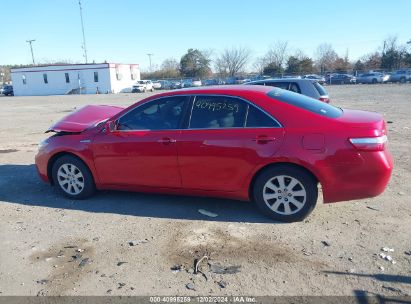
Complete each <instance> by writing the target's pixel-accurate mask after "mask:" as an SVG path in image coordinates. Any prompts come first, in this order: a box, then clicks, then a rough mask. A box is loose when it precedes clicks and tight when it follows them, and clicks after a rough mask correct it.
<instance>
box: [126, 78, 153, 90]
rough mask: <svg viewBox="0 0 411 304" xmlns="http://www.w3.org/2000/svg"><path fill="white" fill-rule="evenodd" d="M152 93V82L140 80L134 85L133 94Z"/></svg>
mask: <svg viewBox="0 0 411 304" xmlns="http://www.w3.org/2000/svg"><path fill="white" fill-rule="evenodd" d="M147 91H151V92H154V87H153V83H152V82H151V80H139V81H137V82H136V84H135V85H133V88H132V89H131V93H138V92H147Z"/></svg>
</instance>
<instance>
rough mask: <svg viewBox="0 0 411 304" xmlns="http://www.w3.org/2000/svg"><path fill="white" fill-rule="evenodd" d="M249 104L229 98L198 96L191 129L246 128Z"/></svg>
mask: <svg viewBox="0 0 411 304" xmlns="http://www.w3.org/2000/svg"><path fill="white" fill-rule="evenodd" d="M246 112H247V104H246V103H245V102H244V101H242V100H240V99H238V98H233V97H227V96H196V99H195V101H194V104H193V109H192V113H191V120H190V128H192V129H221V128H242V127H244V122H245V114H246Z"/></svg>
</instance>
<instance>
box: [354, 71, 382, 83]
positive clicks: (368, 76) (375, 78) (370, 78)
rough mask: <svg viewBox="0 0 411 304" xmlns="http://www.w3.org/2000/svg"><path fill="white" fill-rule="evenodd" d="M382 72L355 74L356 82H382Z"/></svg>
mask: <svg viewBox="0 0 411 304" xmlns="http://www.w3.org/2000/svg"><path fill="white" fill-rule="evenodd" d="M383 82H384V74H382V73H379V72H372V73H365V74H361V75H359V76H357V78H356V83H372V84H376V83H383Z"/></svg>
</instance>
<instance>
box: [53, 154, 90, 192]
mask: <svg viewBox="0 0 411 304" xmlns="http://www.w3.org/2000/svg"><path fill="white" fill-rule="evenodd" d="M52 177H53V182H54V185H55V186H56V188H57V190H58V191H59V192H60V193H62V194H63V195H65V196H67V197H69V198H71V199H84V198H87V197H89V196H91V195H93V193H94V191H95V185H94V179H93V175H92V174H91V172H90V170H89V169H88V168H87V166H86V165H85V164H84V163H83V162H82V161H81V160H80V159H78V158H76V157H74V156H71V155H65V156H62V157H60V158H58V159H57V160H56V161H55V162H54V164H53V167H52Z"/></svg>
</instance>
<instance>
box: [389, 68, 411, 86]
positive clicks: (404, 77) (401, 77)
mask: <svg viewBox="0 0 411 304" xmlns="http://www.w3.org/2000/svg"><path fill="white" fill-rule="evenodd" d="M389 81H390V82H400V83H406V82H407V81H411V70H398V71H395V72H394V73H392V74H391V76H390V79H389Z"/></svg>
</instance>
